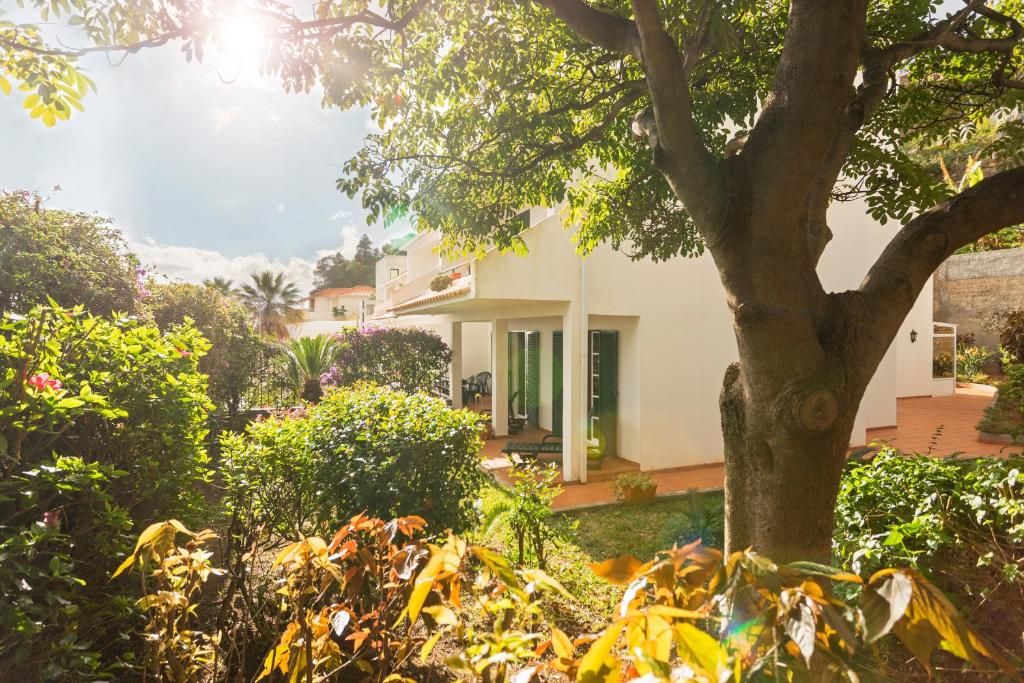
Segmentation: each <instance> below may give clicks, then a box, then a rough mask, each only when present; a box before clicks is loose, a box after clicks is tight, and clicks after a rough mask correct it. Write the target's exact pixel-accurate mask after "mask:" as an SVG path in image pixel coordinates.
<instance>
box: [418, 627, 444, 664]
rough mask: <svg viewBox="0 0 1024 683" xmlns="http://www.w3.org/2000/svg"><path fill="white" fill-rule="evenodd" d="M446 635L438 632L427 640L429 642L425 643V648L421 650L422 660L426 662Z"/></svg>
mask: <svg viewBox="0 0 1024 683" xmlns="http://www.w3.org/2000/svg"><path fill="white" fill-rule="evenodd" d="M443 635H444V631H438V632H437V633H435V634H434V635H432V636H430V638H428V639H427V642H425V643H423V647H422V648H420V659H422V660H423V661H426V659H427V657H429V656H430V653H431V652H432V651H433V650H434V646H435V645H437V641H439V640H441V636H443Z"/></svg>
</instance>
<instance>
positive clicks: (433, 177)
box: [0, 0, 1024, 271]
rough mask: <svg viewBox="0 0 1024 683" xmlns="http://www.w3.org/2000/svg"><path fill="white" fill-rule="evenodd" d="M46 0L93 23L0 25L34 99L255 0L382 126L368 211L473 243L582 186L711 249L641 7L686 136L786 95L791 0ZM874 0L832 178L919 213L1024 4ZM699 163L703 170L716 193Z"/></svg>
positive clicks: (678, 240)
mask: <svg viewBox="0 0 1024 683" xmlns="http://www.w3.org/2000/svg"><path fill="white" fill-rule="evenodd" d="M31 2H32V4H35V5H36V6H38V7H40V8H41V10H40V12H41V18H42V19H44V20H46V19H48V18H52V16H53V15H59V16H62V17H64V18H66V19H67V20H68V21H69V23H72V24H78V25H80V26H81V27H82V29H83V31H84V33H85V35H86V36H87V38H88V42H89V44H88V45H87V46H85V47H83V48H82V49H69V48H56V49H55V48H54V47H53V46H49V45H46V44H45V43H44V42H43V39H42V38H41V37H40V36H39V34H38V31H37V29H36V27H34V26H30V25H19V26H14V25H13V24H8V25H3V24H0V46H3V47H4V48H5V49H4V51H3V52H2V53H0V54H2V55H3V59H2V60H0V74H4V75H6V76H7V82H8V83H10V82H11V81H20V82H21V83H22V88H23V89H24V90H25V91H26V92H27V93H29V94H28V95H26V101H25V105H26V108H27V109H28V110H29V112H30V114H31V115H33V116H42V114H41V113H40V111H39V109H38V107H40V106H43V107H52V108H53V109H55V110H56V111H60V110H62V109H63V108H67V107H66V104H65V103H63V102H64V99H66V98H70V97H71V96H72V94H71V93H69V92H68V91H69V90H75V89H76V88H77V84H78V76H77V75H76V74H77V73H78V72H77V71H75V64H76V63H77V60H78V59H79V58H80V57H81V55H82V54H84V53H87V52H89V51H95V50H113V49H114V48H113V47H111V46H118V45H119V46H126V48H127V49H129V50H137V49H140V48H142V47H148V46H153V45H160V44H164V43H167V42H170V41H175V40H178V41H181V49H182V50H183V52H184V53H185V56H186V58H188V59H192V58H201V57H202V56H203V54H204V51H205V50H206V49H207V47H208V45H209V44H210V43H211V42H213V43H216V42H217V41H218V40H219V36H220V33H219V30H218V27H221V26H223V25H224V24H225V23H229V22H232V21H238V20H239V17H241V16H243V15H244V14H245V13H248V12H252V13H254V16H257V17H258V18H259V20H260V21H261V22H262V26H263V30H264V31H265V35H266V38H267V47H268V50H267V54H266V61H265V64H264V67H265V69H266V71H267V72H268V73H271V74H274V75H277V76H279V77H280V78H281V79H282V80H283V82H284V85H285V87H286V88H288V89H292V90H302V91H308V90H310V89H312V88H313V87H315V86H317V85H320V86H322V88H323V91H324V103H325V105H328V106H337V107H342V108H346V107H352V106H367V107H370V108H371V110H372V112H373V116H374V119H375V123H376V124H377V125H378V126H379V127H380V128H381V132H377V133H371V134H370V135H368V136H367V140H366V145H365V147H364V148H363V149H362V150H361V151H360V152H359V153H358V154H357V155H356V156H355V157H354V158H352V159H350V160H349V161H348V163H347V164H346V166H345V174H344V176H343V177H342V178H341V179H339V182H338V184H339V187H340V188H341V189H343V190H345V191H347V192H349V193H350V194H355V193H362V196H363V199H364V202H365V204H366V205H367V207H368V208H369V209H370V220H376V219H380V218H384V219H387V217H389V216H391V215H393V214H394V212H395V211H398V210H411V211H412V212H413V213H414V214H415V216H416V217H417V220H418V221H419V223H420V225H421V226H425V227H432V228H439V229H442V230H444V231H445V233H446V235H448V236H449V237H450V238H451V239H452V241H453V242H456V243H458V244H462V245H465V246H474V245H477V244H478V243H479V242H480V240H481V239H495V240H497V241H498V242H499V243H500V244H506V245H507V244H511V243H513V242H515V241H516V239H517V232H516V231H517V229H518V228H517V227H515V224H514V223H513V222H510V221H508V219H509V218H510V217H511V216H513V215H514V214H515V213H516V212H517V211H518V210H519V209H520V208H521V207H522V206H524V205H536V204H556V203H558V202H561V201H567V202H568V205H569V209H570V214H571V217H572V218H574V219H575V220H577V221H579V223H580V227H581V229H580V233H579V240H580V242H581V244H582V246H583V247H584V248H588V247H592V246H593V245H595V244H596V243H597V242H598V241H601V240H611V241H612V242H613V243H614V244H616V245H621V244H622V243H624V242H626V241H628V242H630V245H631V246H630V249H631V253H634V254H635V255H637V256H653V257H655V258H668V257H671V256H674V255H677V254H695V253H699V252H701V251H702V249H703V243H704V241H705V239H706V235H702V234H701V233H700V232H699V231H698V230H696V228H695V224H694V222H693V214H694V212H695V209H694V206H686V205H687V204H694V203H695V202H694V201H692V200H691V201H690V202H686V201H683V200H681V198H680V195H679V192H677V191H674V190H673V187H672V182H671V181H670V180H668V179H667V178H666V177H665V175H664V174H663V173H661V172H660V171H659V170H658V168H657V167H656V166H657V161H656V158H652V155H651V144H650V143H651V142H652V137H651V134H653V135H654V138H653V140H654V142H655V143H656V144H655V145H654V148H655V149H656V150H657V149H659V148H665V146H666V143H669V140H668V138H666V131H665V130H662V131H661V132H660V133H658V132H657V131H655V127H654V126H653V125H651V124H653V123H654V120H655V118H656V114H657V112H656V111H655V109H654V108H652V104H656V102H652V86H653V85H654V81H655V80H659V79H663V77H660V76H657V75H654V74H652V73H650V71H651V67H650V65H648V66H647V68H646V69H645V66H644V58H643V56H644V54H645V53H646V54H652V53H653V48H652V44H649V45H648V46H647V47H646V48H645V47H644V46H643V44H642V43H643V40H642V36H641V31H640V23H642V22H641V20H642V18H643V15H644V12H647V15H648V16H649V19H648V21H650V22H652V29H657V31H656V32H649V33H651V34H652V35H654V33H657V34H658V36H657V40H660V41H663V42H665V45H666V46H668V47H669V48H672V49H671V50H670V52H668V51H667V52H665V57H666V58H668V59H670V61H669V62H668V63H666V64H665V68H666V69H668V70H678V71H679V72H680V74H681V75H682V76H683V78H682V79H680V83H677V84H676V85H675V86H672V87H674V88H676V90H677V92H670V91H669V90H666V91H665V93H664V95H663V96H664V97H666V98H667V99H674V100H676V101H677V104H676V105H675V106H674V107H675V108H684V109H685V111H682V109H680V111H679V112H677V114H678V115H680V116H684V118H686V119H689V120H691V122H692V126H691V125H689V124H688V126H687V128H688V132H687V136H692V138H693V139H692V140H691V141H690V143H688V144H690V145H691V146H692V147H693V148H694V149H698V148H699V149H700V150H702V151H701V154H700V155H699V157H700V158H703V159H704V161H705V162H708V161H710V160H711V159H712V158H723V157H727V156H731V155H732V154H734V153H736V152H737V151H738V150H739V149H740V147H741V145H742V142H743V141H744V140H745V137H744V136H745V135H746V134H747V133H748V132H749V131H750V130H752V129H753V128H754V124H755V122H756V120H757V118H758V115H759V112H762V110H763V109H764V107H762V105H763V104H771V103H772V102H773V101H775V99H776V98H774V97H773V94H772V93H773V84H776V80H777V79H776V78H775V75H776V72H777V70H778V67H779V64H780V59H781V57H782V54H783V47H784V38H785V35H786V29H787V23H788V19H789V12H790V7H789V4H788V3H769V2H755V1H752V0H729V1H727V2H707V1H706V0H703V1H690V0H667V1H666V2H663V3H659V4H660V5H661V7H660V8H658V7H657V5H656V4H655V3H652V2H646V1H644V2H639V3H632V5H631V3H630V2H627V1H626V0H613V1H612V2H608V3H604V4H603V5H602V7H601V8H600V9H597V8H596V7H594V6H592V5H590V4H587V3H586V2H584V1H583V0H538V1H537V2H527V3H520V2H513V1H512V0H488V1H486V2H469V3H467V2H460V1H458V0H389V1H386V2H382V3H380V7H379V8H378V9H376V10H373V9H369V8H367V7H366V6H365V5H364V4H362V3H358V2H357V3H353V2H349V1H348V0H325V1H322V2H319V3H317V5H316V12H315V15H312V16H300V15H299V14H298V13H297V12H296V11H295V10H293V9H291V8H289V7H288V6H287V5H281V4H280V3H276V2H269V1H264V0H250V1H249V2H245V3H238V5H237V7H234V6H233V7H234V9H230V8H226V7H225V6H223V5H222V4H219V3H213V2H211V1H210V0H201V1H199V2H192V1H188V2H186V1H185V0H157V1H156V2H147V3H139V2H132V1H131V0H118V1H117V2H112V3H108V4H109V5H110V7H108V8H106V11H102V10H100V9H97V8H96V7H95V5H94V3H90V2H87V1H86V0H60V2H56V3H51V2H49V0H46V1H44V0H31ZM853 4H859V3H853ZM864 5H865V9H864V10H862V11H861V12H860V14H862V15H863V16H860V17H856V20H857V21H859V22H863V26H862V27H857V26H852V27H849V28H850V29H852V30H858V29H860V30H858V32H859V33H862V34H863V40H862V41H859V42H861V45H859V46H858V47H857V48H856V49H855V50H854V58H855V60H856V67H857V71H858V79H857V82H851V83H843V84H842V87H843V89H844V90H847V91H848V97H847V98H846V99H847V100H848V102H845V103H844V104H846V105H848V106H845V107H844V111H845V113H844V114H843V118H844V123H843V125H844V126H846V127H848V128H849V129H850V135H848V136H846V139H843V140H840V141H839V142H838V143H837V144H838V146H839V147H841V148H842V149H837V150H835V151H836V152H837V154H835V155H834V156H835V159H833V160H830V163H832V164H834V165H835V166H837V168H836V169H835V170H836V174H835V175H836V177H838V178H840V181H839V182H838V183H835V186H834V187H831V188H830V192H829V195H830V196H832V197H840V198H844V199H848V198H851V197H855V196H864V197H866V198H867V200H868V202H869V203H870V205H871V210H872V214H873V215H874V216H875V217H877V218H879V219H881V220H883V221H884V220H887V219H899V220H902V221H907V220H909V219H910V218H911V217H912V216H914V215H916V214H918V213H919V212H920V211H922V210H924V209H926V208H928V207H930V206H932V205H934V204H935V203H936V202H938V201H940V200H942V199H944V198H946V197H948V195H949V191H948V189H947V188H946V186H945V185H944V184H943V183H942V182H941V180H940V179H937V178H936V177H935V176H934V175H933V174H930V173H928V172H927V169H925V168H922V164H920V163H919V162H918V161H916V160H915V159H914V158H913V157H912V156H911V155H909V154H908V152H907V147H906V143H908V142H909V141H910V140H911V139H920V138H922V137H927V138H944V137H945V138H948V137H950V136H956V135H961V134H963V133H964V132H966V131H969V129H970V128H972V127H974V126H977V125H979V124H982V123H983V122H984V121H985V120H986V118H988V117H991V116H993V115H996V114H998V113H999V112H1003V111H1007V110H1010V109H1012V108H1013V107H1015V106H1016V105H1018V104H1019V103H1020V102H1021V92H1022V91H1021V89H1020V88H1021V86H1022V85H1024V75H1022V73H1021V70H1022V65H1024V58H1022V50H1021V48H1020V41H1021V38H1022V36H1024V29H1022V27H1021V24H1020V20H1021V15H1022V12H1024V10H1022V3H1021V2H1020V0H1001V1H1000V2H997V3H994V4H992V5H987V4H985V3H982V2H979V1H978V0H968V1H967V2H965V3H962V5H954V7H953V9H954V10H955V11H952V12H950V13H949V14H948V15H945V16H941V15H940V10H939V6H938V5H937V4H936V3H935V2H933V1H931V0H914V1H912V2H888V1H883V2H878V1H875V2H870V3H864ZM944 7H945V5H944ZM638 8H641V10H642V11H638ZM662 28H663V30H662ZM823 28H824V27H823ZM826 30H827V29H826ZM847 32H848V31H847ZM835 38H836V40H837V41H838V40H839V39H841V38H842V36H841V35H839V34H836V35H835ZM648 42H650V41H648ZM672 53H674V54H672ZM812 77H813V78H824V77H826V76H825V75H823V74H815V75H814V76H812ZM65 81H68V82H73V83H71V84H70V85H69V83H68V82H65ZM684 81H685V82H684ZM0 86H2V83H0ZM684 86H685V87H684ZM75 92H76V93H77V95H76V97H78V98H80V95H81V94H83V93H79V92H78V91H77V90H75ZM83 92H84V91H83ZM808 92H811V93H813V87H812V88H809V89H808ZM37 95H38V98H37V97H36V96H37ZM72 104H73V103H72ZM810 104H813V101H807V102H802V103H801V106H807V105H810ZM769 110H770V107H769ZM662 116H663V117H664V116H667V113H665V114H662ZM762 118H764V117H763V116H762ZM818 127H819V128H822V129H823V131H824V129H825V128H829V127H827V126H825V127H823V126H818ZM1021 127H1022V122H1021V119H1020V117H1019V116H1018V117H1016V118H1015V119H1013V120H1012V121H1011V122H1010V123H1008V124H1007V125H1005V126H1003V127H1002V128H1001V134H1000V135H999V137H998V139H995V140H992V141H991V147H990V149H988V150H986V151H989V152H992V153H1000V152H1001V153H1004V154H1011V153H1012V154H1018V153H1019V150H1020V149H1021V140H1022V132H1021V130H1022V128H1021ZM663 128H664V126H663ZM799 142H800V141H799V140H794V141H793V144H794V146H795V147H797V148H799ZM669 144H671V143H669ZM656 156H657V155H655V157H656ZM691 170H692V169H691ZM781 170H782V169H776V172H779V171H781ZM697 175H699V174H696V173H690V174H688V176H689V179H688V181H687V182H686V184H687V185H690V186H692V188H693V192H694V194H695V195H700V194H707V193H708V189H709V188H708V187H702V185H703V181H700V180H698V179H697V178H696V177H695V176H697ZM826 176H828V177H831V176H832V174H826ZM506 226H510V227H506ZM330 268H331V266H330V265H327V266H325V271H326V270H329V269H330Z"/></svg>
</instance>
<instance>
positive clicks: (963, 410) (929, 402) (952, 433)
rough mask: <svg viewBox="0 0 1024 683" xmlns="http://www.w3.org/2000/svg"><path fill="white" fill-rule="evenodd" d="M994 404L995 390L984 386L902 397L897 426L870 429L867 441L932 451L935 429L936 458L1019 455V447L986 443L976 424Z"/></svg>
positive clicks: (897, 414) (909, 449)
mask: <svg viewBox="0 0 1024 683" xmlns="http://www.w3.org/2000/svg"><path fill="white" fill-rule="evenodd" d="M991 401H992V389H991V388H989V387H985V386H982V385H967V386H962V387H957V389H956V393H955V394H953V395H952V396H934V397H922V398H901V399H899V400H898V401H897V402H896V423H897V426H896V427H883V428H881V429H869V430H868V434H867V437H868V442H869V443H871V442H878V443H884V444H887V445H891V446H896V447H898V448H900V449H902V450H904V451H911V452H916V453H927V452H929V449H930V446H931V444H932V439H933V436H935V435H936V430H937V429H939V427H941V428H942V431H941V433H939V434H938V435H937V437H935V444H934V447H932V448H931V449H930V451H931V453H932V454H933V455H937V456H945V455H952V454H953V453H960V454H962V455H965V456H969V457H984V456H992V455H1009V454H1011V453H1020V452H1021V451H1022V448H1021V447H1020V446H1005V445H1003V444H991V443H984V442H982V441H979V440H978V431H977V429H975V425H976V424H977V423H978V420H980V419H981V414H982V412H983V411H984V410H985V408H986V406H988V404H989V403H990V402H991Z"/></svg>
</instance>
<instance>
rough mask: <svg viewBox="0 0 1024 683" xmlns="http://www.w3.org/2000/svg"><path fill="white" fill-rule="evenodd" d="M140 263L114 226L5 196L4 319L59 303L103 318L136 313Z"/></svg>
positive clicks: (0, 281) (0, 257)
mask: <svg viewBox="0 0 1024 683" xmlns="http://www.w3.org/2000/svg"><path fill="white" fill-rule="evenodd" d="M138 265H139V263H138V260H137V259H136V258H135V257H134V256H133V255H132V254H131V253H129V251H128V245H127V244H126V243H125V241H124V238H123V237H122V236H121V233H120V232H118V231H117V229H115V228H114V227H113V226H112V225H111V223H110V221H109V220H107V219H105V218H102V217H100V216H96V215H94V214H90V213H82V212H73V211H63V210H60V209H48V208H45V207H44V206H43V198H42V197H40V196H39V195H38V194H33V193H30V192H0V314H3V313H5V312H7V313H9V312H15V313H22V314H24V313H27V312H28V310H29V309H31V308H32V307H33V306H35V305H37V304H45V303H47V300H48V299H54V300H55V301H57V302H58V303H60V304H62V305H64V306H77V305H79V304H81V305H84V306H85V307H86V309H88V310H90V311H92V312H93V313H95V314H97V315H105V314H110V313H114V312H121V313H131V312H133V311H134V308H135V302H136V300H137V299H138V298H139V296H140V293H142V289H141V288H140V284H141V273H140V272H139V271H137V268H138Z"/></svg>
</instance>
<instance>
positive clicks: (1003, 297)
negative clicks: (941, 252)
mask: <svg viewBox="0 0 1024 683" xmlns="http://www.w3.org/2000/svg"><path fill="white" fill-rule="evenodd" d="M933 281H934V283H935V297H934V299H933V303H932V306H933V312H934V318H935V320H936V321H941V322H949V323H956V324H957V325H959V326H960V328H959V330H958V331H959V332H960V333H961V334H962V333H965V332H973V333H974V334H975V336H976V338H977V342H978V344H979V345H982V346H987V347H989V348H990V349H992V350H995V349H997V348H999V336H998V331H997V330H991V329H986V322H987V321H988V320H990V319H991V318H992V317H993V316H994V315H995V314H996V313H999V312H1000V311H1006V310H1011V309H1015V308H1024V248H1021V249H1001V250H999V251H982V252H977V253H974V254H956V255H954V256H951V257H949V258H948V259H947V260H946V262H945V263H943V264H942V265H941V266H939V269H938V271H936V273H935V278H934V280H933Z"/></svg>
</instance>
